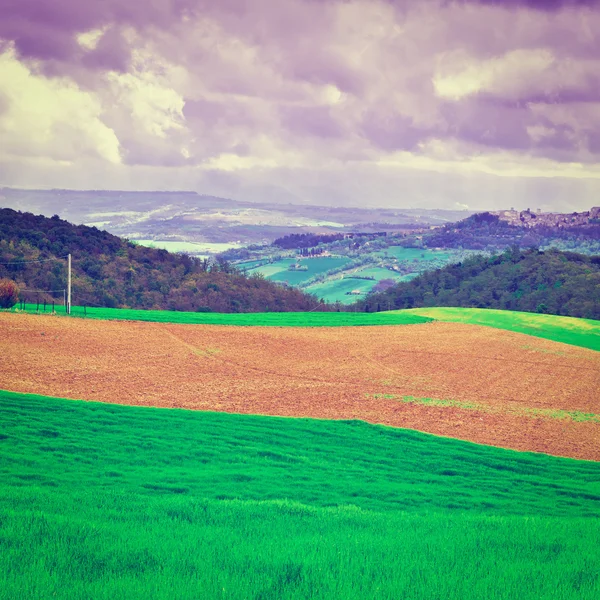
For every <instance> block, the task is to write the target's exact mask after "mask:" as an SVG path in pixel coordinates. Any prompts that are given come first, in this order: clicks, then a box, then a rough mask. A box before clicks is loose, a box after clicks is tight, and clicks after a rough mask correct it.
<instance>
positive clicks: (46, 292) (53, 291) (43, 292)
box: [20, 289, 65, 294]
mask: <svg viewBox="0 0 600 600" xmlns="http://www.w3.org/2000/svg"><path fill="white" fill-rule="evenodd" d="M20 291H21V292H36V293H38V294H58V293H59V292H60V293H61V294H62V293H63V292H64V291H65V290H64V289H62V290H28V289H22V290H20Z"/></svg>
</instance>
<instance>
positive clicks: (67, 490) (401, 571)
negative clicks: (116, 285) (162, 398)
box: [0, 392, 600, 600]
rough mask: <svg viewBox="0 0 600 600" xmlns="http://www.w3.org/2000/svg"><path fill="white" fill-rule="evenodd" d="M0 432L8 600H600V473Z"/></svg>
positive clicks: (296, 430)
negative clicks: (599, 543) (599, 598)
mask: <svg viewBox="0 0 600 600" xmlns="http://www.w3.org/2000/svg"><path fill="white" fill-rule="evenodd" d="M115 399H117V398H115ZM0 431H1V432H2V434H1V435H0V469H1V471H2V482H3V484H2V487H1V488H0V517H1V518H0V543H1V544H2V552H1V553H0V598H2V599H5V600H8V599H11V600H12V599H14V598H59V599H68V600H83V599H87V598H94V599H98V600H102V599H111V600H112V599H113V598H123V599H125V598H141V597H144V598H155V599H163V598H165V599H166V598H178V599H190V600H191V599H193V598H194V599H195V598H233V599H240V600H241V599H246V598H272V599H274V600H275V599H288V598H289V599H292V598H298V599H299V598H315V599H329V598H340V599H342V600H344V599H356V600H358V599H363V598H375V597H376V598H382V599H386V600H392V599H397V598H407V599H418V598H419V599H420V598H433V597H438V598H447V599H448V600H459V599H460V600H462V599H464V598H470V599H477V600H484V599H485V600H503V599H507V598H520V599H525V600H534V599H535V600H539V599H546V600H550V599H554V598H561V599H563V600H571V599H573V600H575V599H577V600H593V599H595V598H597V597H598V594H599V593H600V582H599V580H598V577H597V573H598V570H599V569H600V555H599V552H598V546H597V540H598V536H599V535H600V528H599V525H598V523H599V521H598V514H599V511H600V486H599V484H598V482H599V481H600V465H598V464H597V463H593V462H582V461H574V460H570V459H561V458H556V457H551V456H544V455H536V454H523V453H516V452H512V451H509V450H502V449H498V448H491V447H485V446H478V445H474V444H469V443H466V442H460V441H456V440H451V439H444V438H439V437H435V436H430V435H426V434H422V433H418V432H413V431H406V430H399V429H393V428H387V427H381V426H374V425H368V424H366V423H362V422H359V421H337V422H332V421H319V420H312V419H280V418H273V417H259V416H249V415H228V414H222V413H211V412H197V411H168V410H160V409H150V408H140V407H126V406H116V405H111V404H98V403H88V402H77V401H67V400H60V399H55V398H48V397H40V396H30V395H24V394H14V393H6V392H0Z"/></svg>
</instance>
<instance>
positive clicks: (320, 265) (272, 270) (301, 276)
mask: <svg viewBox="0 0 600 600" xmlns="http://www.w3.org/2000/svg"><path fill="white" fill-rule="evenodd" d="M349 260H350V259H349V258H345V257H339V258H338V257H330V256H324V257H315V258H303V259H301V260H300V261H299V262H300V264H301V265H302V266H303V267H308V270H306V271H288V268H289V266H290V265H293V264H296V263H297V262H298V261H297V260H296V259H295V258H282V259H281V260H278V261H276V262H273V263H271V264H268V265H264V266H262V267H257V268H255V269H250V270H249V271H248V272H249V273H262V274H263V275H264V276H265V277H266V278H267V279H270V280H272V281H280V282H283V281H286V282H287V283H289V284H290V285H298V284H300V283H302V282H303V281H306V280H307V279H310V278H311V277H314V276H315V275H319V274H320V273H325V272H327V271H330V270H331V269H337V268H338V267H342V266H343V265H345V264H346V263H347V262H349Z"/></svg>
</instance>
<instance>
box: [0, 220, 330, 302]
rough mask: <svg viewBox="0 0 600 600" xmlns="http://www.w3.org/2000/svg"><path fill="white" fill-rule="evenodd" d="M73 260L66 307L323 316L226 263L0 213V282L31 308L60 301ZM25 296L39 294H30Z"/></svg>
mask: <svg viewBox="0 0 600 600" xmlns="http://www.w3.org/2000/svg"><path fill="white" fill-rule="evenodd" d="M67 254H71V255H72V261H73V268H72V275H73V300H72V301H73V304H78V305H88V306H106V307H128V308H146V309H152V308H155V309H159V308H160V309H169V310H186V311H218V312H262V311H305V310H315V309H326V307H324V306H322V304H321V303H319V302H318V301H317V300H316V299H315V298H314V297H313V296H309V295H307V294H304V293H303V292H301V291H300V290H296V289H293V288H284V287H282V286H280V285H277V284H275V283H272V282H270V281H266V280H265V279H264V278H262V277H261V276H260V275H253V276H250V277H247V276H245V275H243V274H241V273H239V272H237V271H236V270H235V269H233V268H232V267H231V266H230V265H229V264H228V263H227V262H225V261H222V260H218V261H208V260H200V259H196V258H192V257H190V256H187V255H185V254H172V253H169V252H167V251H166V250H159V249H155V248H146V247H143V246H138V245H135V244H134V243H132V242H129V241H127V240H123V239H121V238H119V237H116V236H114V235H111V234H109V233H107V232H106V231H100V230H98V229H96V228H95V227H87V226H85V225H73V224H71V223H69V222H67V221H64V220H62V219H60V218H59V217H58V216H57V215H55V216H53V217H52V218H47V217H44V216H41V215H39V216H36V215H33V214H31V213H23V212H20V211H14V210H11V209H0V278H3V277H6V278H9V279H12V280H14V281H16V282H17V284H18V285H19V287H20V288H21V290H22V291H21V295H22V296H24V297H25V298H27V299H28V300H30V301H34V300H35V299H36V298H37V299H40V298H41V299H42V300H43V299H46V300H47V301H52V299H55V300H57V299H60V301H62V298H63V293H62V290H63V289H64V288H65V287H66V280H67V268H66V260H64V258H66V256H67ZM26 290H41V292H37V291H36V292H33V291H26Z"/></svg>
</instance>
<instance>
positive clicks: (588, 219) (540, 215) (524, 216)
mask: <svg viewBox="0 0 600 600" xmlns="http://www.w3.org/2000/svg"><path fill="white" fill-rule="evenodd" d="M490 214H492V215H496V216H497V217H498V218H499V219H500V220H502V221H505V222H506V223H508V224H510V225H515V226H518V227H527V228H532V227H541V226H545V227H558V228H564V227H578V226H585V225H595V224H598V223H600V206H594V207H593V208H591V209H590V210H588V211H585V212H580V213H578V212H573V213H545V212H542V211H541V210H540V209H539V208H538V209H537V210H536V211H532V210H530V209H529V208H528V209H527V210H522V211H518V210H515V209H514V208H511V209H510V210H500V211H496V212H491V213H490Z"/></svg>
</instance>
